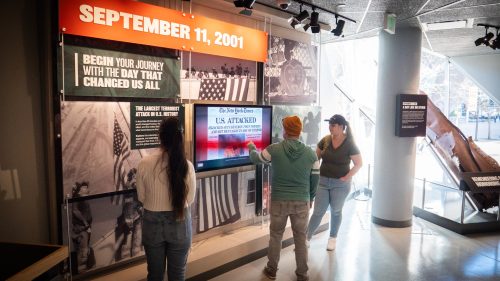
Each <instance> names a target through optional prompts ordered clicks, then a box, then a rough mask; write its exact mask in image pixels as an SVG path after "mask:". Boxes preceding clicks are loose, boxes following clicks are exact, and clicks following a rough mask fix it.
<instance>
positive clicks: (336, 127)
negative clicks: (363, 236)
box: [307, 114, 363, 251]
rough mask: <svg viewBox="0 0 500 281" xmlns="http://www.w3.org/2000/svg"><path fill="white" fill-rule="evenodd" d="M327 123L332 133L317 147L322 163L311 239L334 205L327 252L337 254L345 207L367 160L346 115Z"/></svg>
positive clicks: (309, 229) (337, 116) (308, 236)
mask: <svg viewBox="0 0 500 281" xmlns="http://www.w3.org/2000/svg"><path fill="white" fill-rule="evenodd" d="M325 121H328V124H329V130H330V134H328V135H326V136H325V137H323V138H322V139H321V140H320V141H319V143H318V146H317V148H316V154H317V156H318V159H321V160H322V161H321V166H320V169H319V171H320V178H319V187H318V190H317V191H316V201H314V211H313V214H312V216H311V218H310V220H309V227H308V230H307V240H311V237H312V235H313V234H314V232H315V231H316V229H317V228H318V226H319V224H320V222H321V219H322V218H323V216H324V215H325V212H326V210H327V209H328V206H330V236H329V238H328V243H327V246H326V249H327V250H328V251H333V250H335V247H336V243H337V234H338V232H339V228H340V224H341V223H342V208H343V207H344V202H345V200H346V198H347V195H348V194H349V191H350V190H351V179H352V177H353V176H354V175H355V174H356V173H357V172H358V171H359V169H360V168H361V165H362V164H363V160H362V158H361V153H360V151H359V148H358V146H357V145H356V142H355V141H354V137H353V135H352V131H351V126H350V125H349V122H347V120H345V118H344V116H342V115H339V114H335V115H333V116H332V117H331V118H330V119H327V120H325ZM351 162H352V164H353V165H352V167H351Z"/></svg>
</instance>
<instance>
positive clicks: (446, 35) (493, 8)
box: [211, 0, 500, 57]
mask: <svg viewBox="0 0 500 281" xmlns="http://www.w3.org/2000/svg"><path fill="white" fill-rule="evenodd" d="M211 2H212V1H211ZM214 2H215V1H214ZM225 2H232V1H228V0H226V1H225ZM298 2H300V1H298ZM298 2H297V1H294V0H291V4H290V6H289V8H288V9H287V10H286V11H284V12H283V11H280V9H279V8H278V5H277V1H276V0H257V1H256V2H255V4H254V6H253V10H254V11H263V12H265V13H270V12H271V11H272V16H273V17H277V18H282V19H284V18H289V17H290V16H291V15H292V14H298V13H299V12H300V4H299V3H298ZM302 2H306V3H311V4H313V5H315V6H317V7H321V8H324V9H326V10H329V11H333V12H337V13H338V14H340V15H343V16H345V17H348V18H350V19H353V20H355V21H356V23H353V22H350V21H346V24H345V27H344V32H343V35H344V37H336V36H334V35H333V34H331V33H330V32H328V31H326V32H325V31H323V32H322V33H321V36H320V38H321V39H320V41H321V43H328V42H334V41H339V40H349V39H355V38H363V37H370V36H374V35H376V34H377V33H378V32H379V31H380V30H382V28H383V24H384V15H385V13H394V14H396V16H397V23H396V32H397V29H398V27H399V28H400V27H402V26H417V27H420V22H421V23H435V22H446V21H456V20H466V19H473V20H474V25H473V27H472V28H459V29H448V30H437V31H427V32H423V35H424V38H423V40H422V44H423V47H425V48H427V49H430V50H432V51H434V52H437V53H440V54H443V55H445V56H448V57H459V56H470V55H481V54H500V50H499V49H497V50H493V49H492V48H490V47H487V46H484V45H481V46H478V47H476V46H475V44H474V41H475V40H476V39H478V38H479V37H482V36H484V35H485V28H484V27H482V26H477V24H480V23H482V24H489V25H494V26H500V1H499V0H407V1H403V0H333V1H332V0H304V1H302ZM341 3H342V4H345V6H343V7H340V6H338V4H341ZM303 8H304V9H307V10H308V11H309V12H311V11H312V10H311V8H310V7H309V6H308V5H307V4H306V5H303ZM316 11H318V12H319V13H320V15H319V21H320V22H321V23H324V24H329V25H330V26H331V27H335V17H334V15H333V14H330V13H328V12H324V11H322V10H321V9H316ZM300 30H302V29H301V28H300ZM490 31H492V32H493V33H496V31H495V29H490Z"/></svg>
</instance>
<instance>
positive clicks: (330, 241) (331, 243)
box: [326, 237, 337, 251]
mask: <svg viewBox="0 0 500 281" xmlns="http://www.w3.org/2000/svg"><path fill="white" fill-rule="evenodd" d="M335 244H337V238H334V237H330V238H328V245H327V246H326V250H327V251H333V250H335Z"/></svg>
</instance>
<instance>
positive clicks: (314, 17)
mask: <svg viewBox="0 0 500 281" xmlns="http://www.w3.org/2000/svg"><path fill="white" fill-rule="evenodd" d="M318 20H319V13H318V12H316V11H313V12H312V13H311V20H310V22H309V25H310V26H311V32H312V33H319V30H320V28H319V23H318Z"/></svg>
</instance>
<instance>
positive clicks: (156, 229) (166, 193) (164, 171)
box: [137, 117, 196, 281]
mask: <svg viewBox="0 0 500 281" xmlns="http://www.w3.org/2000/svg"><path fill="white" fill-rule="evenodd" d="M159 139H160V144H161V152H160V153H157V154H153V155H150V156H148V157H145V158H144V159H142V161H141V162H140V163H139V167H138V169H137V194H138V197H139V201H141V202H142V204H143V206H144V216H143V224H142V243H143V245H144V249H145V251H146V259H147V264H148V280H163V277H164V274H165V262H166V260H168V263H167V264H168V268H167V275H168V280H170V281H173V280H184V273H185V271H186V263H187V257H188V253H189V248H190V247H191V233H192V231H191V214H190V208H189V206H190V204H191V203H192V202H193V200H194V196H195V191H196V175H195V172H194V167H193V164H192V163H191V162H190V161H189V160H187V159H186V156H185V153H184V140H183V135H182V126H181V124H180V122H179V119H178V118H176V117H169V118H167V119H165V120H163V121H162V123H161V124H160V129H159Z"/></svg>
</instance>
